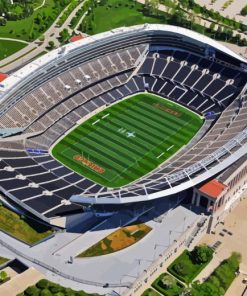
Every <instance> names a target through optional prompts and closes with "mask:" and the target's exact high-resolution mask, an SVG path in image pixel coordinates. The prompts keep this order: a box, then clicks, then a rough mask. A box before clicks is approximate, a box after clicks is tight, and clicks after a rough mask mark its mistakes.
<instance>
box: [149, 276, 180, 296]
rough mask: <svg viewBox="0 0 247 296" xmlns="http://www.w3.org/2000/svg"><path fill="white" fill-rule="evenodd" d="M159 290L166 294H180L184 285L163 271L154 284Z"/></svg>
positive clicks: (175, 295) (171, 295) (174, 295)
mask: <svg viewBox="0 0 247 296" xmlns="http://www.w3.org/2000/svg"><path fill="white" fill-rule="evenodd" d="M152 287H154V288H155V289H156V290H157V291H159V292H160V293H162V294H163V295H165V296H180V295H181V293H182V292H183V290H184V285H182V284H181V283H180V282H179V281H177V280H176V279H175V278H174V277H173V276H171V275H170V274H168V273H162V274H161V275H160V276H159V277H158V278H157V279H156V280H155V281H154V282H153V284H152Z"/></svg>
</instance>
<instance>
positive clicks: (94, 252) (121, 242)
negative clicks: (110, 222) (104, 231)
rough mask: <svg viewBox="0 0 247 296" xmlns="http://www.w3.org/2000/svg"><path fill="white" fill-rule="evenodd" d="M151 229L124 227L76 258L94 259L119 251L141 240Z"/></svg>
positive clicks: (132, 226) (138, 225) (132, 225)
mask: <svg viewBox="0 0 247 296" xmlns="http://www.w3.org/2000/svg"><path fill="white" fill-rule="evenodd" d="M151 229H152V228H151V227H149V226H148V225H146V224H143V223H137V224H131V225H128V226H124V227H122V228H120V229H118V230H116V231H114V232H112V233H111V234H109V235H108V236H107V237H105V238H104V239H102V240H101V241H99V242H98V243H96V244H95V245H93V246H91V247H90V248H88V249H87V250H85V251H84V252H82V253H81V254H79V255H78V256H77V257H81V258H82V257H94V256H101V255H107V254H111V253H114V252H117V251H120V250H122V249H125V248H127V247H129V246H131V245H133V244H135V243H136V242H138V241H139V240H141V239H142V238H143V237H144V236H146V235H147V234H148V233H149V232H150V231H151Z"/></svg>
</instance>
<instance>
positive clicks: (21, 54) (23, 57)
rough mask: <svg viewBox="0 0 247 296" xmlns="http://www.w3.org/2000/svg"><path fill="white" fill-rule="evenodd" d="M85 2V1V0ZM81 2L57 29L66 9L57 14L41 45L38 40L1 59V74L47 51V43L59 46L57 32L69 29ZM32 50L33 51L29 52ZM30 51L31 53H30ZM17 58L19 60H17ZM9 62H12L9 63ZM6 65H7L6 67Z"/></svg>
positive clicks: (81, 4)
mask: <svg viewBox="0 0 247 296" xmlns="http://www.w3.org/2000/svg"><path fill="white" fill-rule="evenodd" d="M85 1H87V0H85ZM85 1H83V2H82V3H80V4H79V5H78V6H77V7H76V8H75V9H74V10H73V11H72V12H71V14H70V15H69V17H68V18H67V20H66V21H65V23H64V24H63V25H62V26H61V27H57V22H58V20H59V19H60V17H61V16H62V15H63V13H64V12H65V10H66V9H67V7H68V6H67V7H65V9H64V10H63V11H62V12H61V13H60V14H59V16H58V17H57V19H56V20H55V21H54V23H53V24H52V25H51V27H50V28H49V29H48V30H47V31H46V32H45V33H44V37H45V40H44V42H43V43H42V44H40V41H39V39H37V40H35V41H33V42H31V43H28V46H26V47H25V48H23V49H22V50H20V51H18V52H16V53H15V54H13V55H11V56H9V57H7V58H5V59H3V60H1V61H0V71H1V72H10V71H12V70H13V69H15V68H18V67H20V66H21V65H23V64H26V63H27V62H28V61H30V60H31V59H33V58H35V57H36V56H37V55H38V54H40V53H42V52H43V51H47V50H46V47H47V46H48V44H49V41H53V42H54V44H55V46H57V47H58V46H60V42H59V41H58V39H57V38H58V37H59V32H61V31H62V30H63V29H64V28H66V27H69V24H70V22H71V20H72V18H73V17H74V16H75V14H76V13H77V11H78V10H79V9H80V8H81V7H82V6H83V4H84V3H85ZM69 31H70V32H72V30H71V29H69ZM32 49H34V50H33V51H31V50H32ZM30 51H31V52H30ZM18 58H19V59H18ZM11 61H13V62H12V63H11ZM6 64H7V65H6Z"/></svg>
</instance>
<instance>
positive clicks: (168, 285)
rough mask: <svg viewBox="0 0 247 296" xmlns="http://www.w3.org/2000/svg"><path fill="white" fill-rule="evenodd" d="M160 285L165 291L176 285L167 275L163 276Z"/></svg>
mask: <svg viewBox="0 0 247 296" xmlns="http://www.w3.org/2000/svg"><path fill="white" fill-rule="evenodd" d="M161 284H162V286H163V287H164V288H165V289H171V288H172V287H173V286H174V285H175V284H176V280H175V279H174V278H173V277H172V276H170V275H169V274H165V275H164V276H163V278H162V279H161Z"/></svg>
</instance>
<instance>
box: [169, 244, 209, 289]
mask: <svg viewBox="0 0 247 296" xmlns="http://www.w3.org/2000/svg"><path fill="white" fill-rule="evenodd" d="M212 258H213V250H212V249H211V248H210V247H208V246H205V245H202V246H196V247H195V248H194V250H193V251H191V252H189V251H188V250H185V251H184V252H183V253H182V254H181V255H180V256H179V257H178V258H176V259H175V260H174V261H173V262H172V263H171V265H170V266H169V267H168V269H167V270H168V271H169V272H170V273H171V274H172V275H174V276H175V277H176V278H177V279H179V280H181V281H182V282H184V283H186V284H189V283H191V282H192V280H193V279H194V278H195V277H196V276H197V275H198V274H199V273H200V272H201V271H202V270H203V269H204V268H205V267H206V265H207V264H208V263H209V262H210V261H211V259H212Z"/></svg>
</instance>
